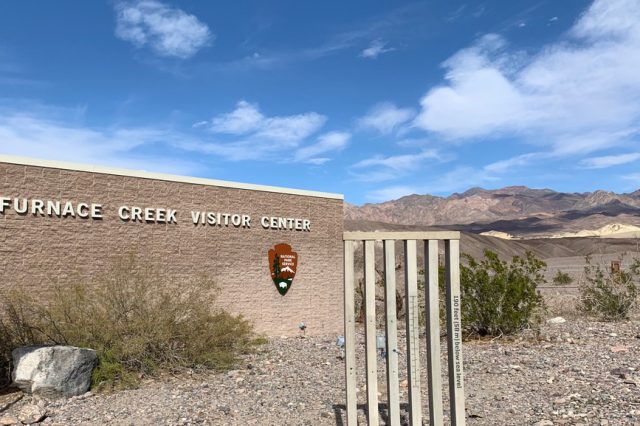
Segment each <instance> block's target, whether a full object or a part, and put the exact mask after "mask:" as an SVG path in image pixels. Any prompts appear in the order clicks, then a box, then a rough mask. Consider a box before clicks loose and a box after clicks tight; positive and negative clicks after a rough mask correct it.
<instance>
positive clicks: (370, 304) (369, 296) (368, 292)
mask: <svg viewBox="0 0 640 426" xmlns="http://www.w3.org/2000/svg"><path fill="white" fill-rule="evenodd" d="M375 243H376V242H375V241H365V242H364V299H365V316H366V322H365V342H366V343H365V345H366V359H365V363H366V368H367V413H368V415H367V419H368V421H369V425H370V426H378V424H379V421H378V417H379V416H378V361H377V352H376V342H377V332H376V265H375Z"/></svg>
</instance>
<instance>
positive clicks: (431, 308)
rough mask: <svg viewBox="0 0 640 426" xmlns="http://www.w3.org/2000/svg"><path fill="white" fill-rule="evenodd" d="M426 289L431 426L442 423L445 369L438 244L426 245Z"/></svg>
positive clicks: (432, 242) (433, 241)
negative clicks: (441, 340)
mask: <svg viewBox="0 0 640 426" xmlns="http://www.w3.org/2000/svg"><path fill="white" fill-rule="evenodd" d="M424 279H425V283H424V288H425V299H424V300H425V305H426V311H427V379H428V380H429V424H430V425H431V426H440V425H442V424H443V419H442V367H441V365H440V303H439V302H440V289H439V286H438V284H439V283H438V240H428V241H425V242H424Z"/></svg>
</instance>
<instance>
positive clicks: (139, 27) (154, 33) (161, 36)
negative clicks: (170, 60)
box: [115, 0, 214, 59]
mask: <svg viewBox="0 0 640 426" xmlns="http://www.w3.org/2000/svg"><path fill="white" fill-rule="evenodd" d="M115 11H116V30H115V34H116V37H118V38H120V39H122V40H125V41H129V42H131V43H133V45H134V46H136V47H138V48H140V47H144V46H149V47H150V48H151V49H152V50H153V51H154V52H155V53H156V54H158V55H160V56H174V57H177V58H181V59H186V58H190V57H192V56H193V55H195V54H196V53H197V52H198V51H199V50H200V49H202V48H203V47H204V46H206V45H207V44H208V43H210V42H211V41H213V39H214V36H213V35H212V34H211V32H210V31H209V27H208V26H207V25H206V24H205V23H203V22H201V21H200V20H198V18H196V17H195V16H193V15H190V14H188V13H186V12H184V11H183V10H181V9H178V8H172V7H170V6H167V5H165V4H163V3H161V2H159V1H156V0H143V1H139V2H128V1H127V2H117V3H116V4H115Z"/></svg>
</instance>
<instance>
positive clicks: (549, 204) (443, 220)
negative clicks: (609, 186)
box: [344, 186, 640, 237]
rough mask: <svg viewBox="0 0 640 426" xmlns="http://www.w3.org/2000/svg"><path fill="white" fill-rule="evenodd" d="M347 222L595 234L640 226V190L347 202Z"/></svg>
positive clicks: (516, 190) (474, 193)
mask: <svg viewBox="0 0 640 426" xmlns="http://www.w3.org/2000/svg"><path fill="white" fill-rule="evenodd" d="M344 213H345V219H347V220H355V221H357V220H366V221H376V222H385V223H391V224H401V225H423V226H446V227H447V228H455V229H460V230H463V231H468V232H473V233H481V232H486V231H500V232H505V233H509V234H512V235H515V236H520V237H546V236H549V235H552V234H557V233H561V232H571V231H580V230H586V229H597V228H600V227H602V226H604V225H608V224H611V223H623V224H628V225H637V226H640V190H638V191H635V192H633V193H629V194H616V193H613V192H607V191H600V190H599V191H594V192H585V193H563V192H556V191H553V190H550V189H532V188H527V187H525V186H510V187H506V188H502V189H495V190H487V189H483V188H472V189H470V190H468V191H466V192H464V193H462V194H458V193H455V194H452V195H451V196H449V197H436V196H432V195H409V196H406V197H402V198H399V199H397V200H393V201H386V202H383V203H378V204H365V205H363V206H361V207H358V206H354V205H351V204H348V203H345V208H344Z"/></svg>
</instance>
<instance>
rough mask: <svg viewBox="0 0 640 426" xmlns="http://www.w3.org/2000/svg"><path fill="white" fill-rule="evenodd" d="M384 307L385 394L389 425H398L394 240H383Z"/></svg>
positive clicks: (398, 399)
mask: <svg viewBox="0 0 640 426" xmlns="http://www.w3.org/2000/svg"><path fill="white" fill-rule="evenodd" d="M384 275H385V286H384V291H385V293H384V307H385V319H386V321H385V326H386V327H385V335H386V336H387V341H386V344H387V394H388V396H389V399H388V404H389V405H388V407H389V410H388V413H389V421H388V422H387V424H389V425H391V426H400V389H399V385H398V323H397V319H396V251H395V241H394V240H385V241H384Z"/></svg>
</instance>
